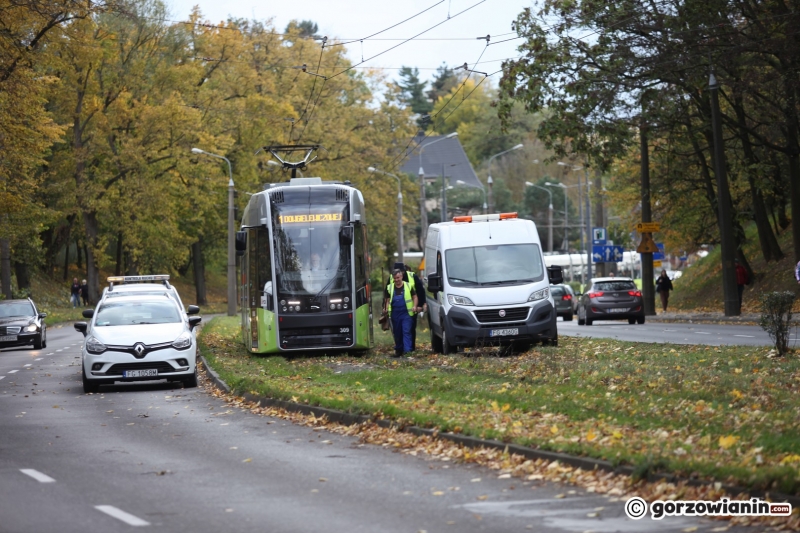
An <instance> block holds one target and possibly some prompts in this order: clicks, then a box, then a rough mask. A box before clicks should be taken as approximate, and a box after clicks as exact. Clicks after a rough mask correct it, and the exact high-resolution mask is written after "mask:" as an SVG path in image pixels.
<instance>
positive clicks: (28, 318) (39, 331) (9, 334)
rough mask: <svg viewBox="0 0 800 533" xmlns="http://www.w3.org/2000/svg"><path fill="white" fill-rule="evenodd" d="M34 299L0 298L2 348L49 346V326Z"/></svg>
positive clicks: (40, 347) (38, 348)
mask: <svg viewBox="0 0 800 533" xmlns="http://www.w3.org/2000/svg"><path fill="white" fill-rule="evenodd" d="M46 316H47V313H40V312H39V311H38V310H37V309H36V304H34V303H33V300H31V299H30V298H28V299H27V300H0V348H8V347H10V346H26V345H29V344H30V345H33V348H34V349H35V350H41V349H42V348H44V347H46V346H47V326H46V325H45V323H44V317H46Z"/></svg>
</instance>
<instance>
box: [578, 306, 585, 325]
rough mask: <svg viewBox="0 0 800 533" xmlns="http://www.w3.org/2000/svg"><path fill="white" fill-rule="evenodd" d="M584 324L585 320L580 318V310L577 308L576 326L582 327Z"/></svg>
mask: <svg viewBox="0 0 800 533" xmlns="http://www.w3.org/2000/svg"><path fill="white" fill-rule="evenodd" d="M584 324H586V320H585V319H583V318H581V309H580V307H579V308H578V325H579V326H583V325H584Z"/></svg>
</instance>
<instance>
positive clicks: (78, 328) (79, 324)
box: [75, 322, 87, 337]
mask: <svg viewBox="0 0 800 533" xmlns="http://www.w3.org/2000/svg"><path fill="white" fill-rule="evenodd" d="M86 328H87V324H86V322H75V331H80V332H81V333H83V336H84V337H85V336H86Z"/></svg>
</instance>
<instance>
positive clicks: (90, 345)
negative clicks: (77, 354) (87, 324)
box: [86, 336, 106, 354]
mask: <svg viewBox="0 0 800 533" xmlns="http://www.w3.org/2000/svg"><path fill="white" fill-rule="evenodd" d="M86 351H87V352H89V353H93V354H99V353H103V352H105V351H106V345H105V344H103V343H102V342H100V341H99V340H97V339H96V338H94V337H93V336H91V337H89V338H88V339H86Z"/></svg>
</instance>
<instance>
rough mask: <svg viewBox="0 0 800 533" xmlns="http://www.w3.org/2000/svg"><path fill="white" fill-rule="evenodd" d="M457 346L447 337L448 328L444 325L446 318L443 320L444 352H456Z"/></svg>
mask: <svg viewBox="0 0 800 533" xmlns="http://www.w3.org/2000/svg"><path fill="white" fill-rule="evenodd" d="M455 351H456V350H455V347H454V346H453V345H452V344H450V341H449V340H448V339H447V328H446V327H444V320H443V321H442V354H444V355H447V354H450V353H453V352H455Z"/></svg>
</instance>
